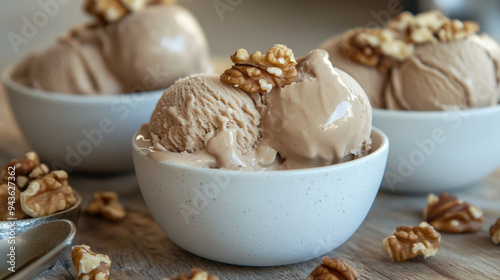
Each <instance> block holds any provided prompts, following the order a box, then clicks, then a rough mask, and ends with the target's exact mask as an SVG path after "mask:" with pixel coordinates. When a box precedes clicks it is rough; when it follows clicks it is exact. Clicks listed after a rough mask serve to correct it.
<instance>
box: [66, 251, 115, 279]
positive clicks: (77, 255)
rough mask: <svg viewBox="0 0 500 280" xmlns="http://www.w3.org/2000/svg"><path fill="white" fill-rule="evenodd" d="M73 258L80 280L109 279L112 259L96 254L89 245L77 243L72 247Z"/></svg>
mask: <svg viewBox="0 0 500 280" xmlns="http://www.w3.org/2000/svg"><path fill="white" fill-rule="evenodd" d="M71 258H72V259H73V265H74V266H75V268H76V273H77V274H78V280H108V279H109V272H110V270H111V259H110V258H109V257H108V256H107V255H103V254H96V253H94V252H93V251H92V250H90V247H89V246H88V245H76V246H73V248H72V249H71Z"/></svg>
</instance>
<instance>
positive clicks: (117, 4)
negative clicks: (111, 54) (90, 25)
mask: <svg viewBox="0 0 500 280" xmlns="http://www.w3.org/2000/svg"><path fill="white" fill-rule="evenodd" d="M175 3H176V1H175V0H87V2H86V3H85V11H86V12H87V13H89V14H91V15H93V16H94V17H96V18H97V19H98V20H99V21H100V22H104V23H111V22H115V21H118V20H120V19H122V18H123V17H125V16H126V15H127V14H129V13H133V12H138V11H141V10H142V9H144V8H145V7H146V6H148V5H173V4H175Z"/></svg>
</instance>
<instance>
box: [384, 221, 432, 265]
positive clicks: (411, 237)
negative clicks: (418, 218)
mask: <svg viewBox="0 0 500 280" xmlns="http://www.w3.org/2000/svg"><path fill="white" fill-rule="evenodd" d="M440 243H441V234H439V232H437V231H436V230H435V229H434V228H433V227H432V226H431V225H429V224H427V223H426V222H422V223H420V225H418V226H416V227H411V226H399V227H397V228H396V230H395V231H394V233H393V235H391V236H389V237H387V238H385V239H384V241H383V245H382V249H383V250H384V251H386V252H387V254H389V256H390V257H391V258H392V259H393V260H394V261H397V262H401V261H405V260H408V259H412V258H414V257H416V256H418V255H421V256H423V257H424V258H427V257H430V256H434V255H436V253H437V251H438V250H439V247H440Z"/></svg>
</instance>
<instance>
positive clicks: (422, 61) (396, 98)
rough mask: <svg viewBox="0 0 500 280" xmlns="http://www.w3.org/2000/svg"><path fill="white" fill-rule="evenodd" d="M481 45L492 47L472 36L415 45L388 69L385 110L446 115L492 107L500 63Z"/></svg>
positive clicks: (498, 89)
mask: <svg viewBox="0 0 500 280" xmlns="http://www.w3.org/2000/svg"><path fill="white" fill-rule="evenodd" d="M485 44H490V45H494V44H496V43H495V42H493V41H492V39H491V38H489V37H487V36H486V35H482V36H478V35H473V36H470V37H468V38H466V39H463V40H457V41H451V42H442V43H437V44H432V43H427V44H421V45H417V46H416V48H415V54H414V55H413V56H412V57H410V58H408V59H406V60H404V61H402V62H400V63H397V64H395V66H394V67H393V68H392V71H391V73H390V76H389V83H388V86H387V88H386V91H385V100H386V107H387V108H388V109H396V110H398V109H399V110H415V111H438V110H443V111H450V110H457V109H467V108H477V107H488V106H494V105H496V104H497V100H498V95H499V94H500V86H499V83H498V82H499V79H498V75H499V74H498V73H499V71H498V69H497V68H498V63H500V60H499V57H494V56H492V53H490V52H488V49H487V48H485V46H484V45H485ZM499 49H500V48H499Z"/></svg>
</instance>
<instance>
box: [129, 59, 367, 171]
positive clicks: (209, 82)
mask: <svg viewBox="0 0 500 280" xmlns="http://www.w3.org/2000/svg"><path fill="white" fill-rule="evenodd" d="M296 68H297V71H298V77H297V78H296V80H295V81H294V82H293V83H291V84H289V85H286V86H284V87H282V88H281V87H275V88H273V89H272V90H271V91H270V92H269V93H257V94H248V93H246V92H244V91H242V90H240V89H238V88H235V87H232V86H228V85H226V84H224V83H222V82H221V81H220V79H219V76H218V75H213V74H196V75H192V76H189V77H186V78H183V79H180V80H178V81H177V82H176V83H175V84H174V85H173V86H171V87H170V88H169V89H168V90H167V91H165V92H164V94H163V96H162V97H161V98H160V100H159V102H158V104H157V106H156V108H155V110H154V111H153V113H152V115H151V120H150V122H149V124H145V125H144V126H143V127H142V128H141V130H140V131H139V132H138V134H137V137H136V139H135V140H134V141H135V143H136V145H137V146H139V147H141V149H142V151H143V152H145V153H148V155H149V156H150V157H151V158H153V159H154V160H157V161H168V162H174V163H181V164H188V165H192V166H201V167H210V168H223V169H233V170H251V171H256V170H280V169H298V168H310V167H318V166H325V165H331V164H336V163H340V162H344V161H348V160H352V159H355V158H358V157H362V156H364V155H366V154H367V153H368V152H369V150H370V148H371V139H370V133H371V106H370V104H369V101H368V98H367V96H366V94H365V92H364V91H363V89H362V88H361V86H360V85H359V84H358V83H357V82H356V81H355V80H354V79H353V78H352V77H351V76H349V75H348V74H346V73H345V72H343V71H341V70H338V69H336V68H334V67H332V65H331V62H330V61H329V59H328V54H327V53H326V52H325V51H324V50H313V51H311V52H310V53H309V54H307V55H306V56H304V57H302V58H299V59H297V66H296Z"/></svg>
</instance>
